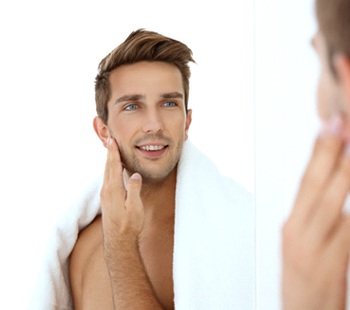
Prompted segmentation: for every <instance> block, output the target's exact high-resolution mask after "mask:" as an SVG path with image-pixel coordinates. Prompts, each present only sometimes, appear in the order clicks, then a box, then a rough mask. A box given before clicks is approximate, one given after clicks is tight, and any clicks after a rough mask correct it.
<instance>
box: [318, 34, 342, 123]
mask: <svg viewBox="0 0 350 310" xmlns="http://www.w3.org/2000/svg"><path fill="white" fill-rule="evenodd" d="M312 45H313V46H314V48H315V50H316V52H317V54H318V57H319V61H320V74H319V81H318V91H317V108H318V114H319V117H320V119H321V120H322V121H326V120H328V119H329V118H330V117H331V116H332V115H334V114H339V113H343V112H344V107H343V105H342V100H341V98H340V96H339V87H338V84H337V81H336V79H335V76H334V73H333V72H332V71H331V68H330V64H329V56H328V51H327V46H326V42H325V39H324V37H323V35H322V33H321V32H320V31H319V32H317V33H316V35H315V36H314V37H313V39H312Z"/></svg>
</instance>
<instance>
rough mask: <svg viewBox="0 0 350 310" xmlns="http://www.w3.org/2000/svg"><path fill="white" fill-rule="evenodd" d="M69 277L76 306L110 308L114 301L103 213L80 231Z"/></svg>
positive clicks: (71, 260)
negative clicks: (103, 230)
mask: <svg viewBox="0 0 350 310" xmlns="http://www.w3.org/2000/svg"><path fill="white" fill-rule="evenodd" d="M69 276H70V282H71V287H72V293H73V299H74V309H94V307H95V309H96V306H98V308H100V309H109V308H110V306H109V305H110V304H111V305H112V301H113V300H112V292H111V287H110V281H109V275H108V270H107V266H106V263H105V261H104V257H103V235H102V221H101V216H97V217H96V218H95V220H94V221H93V222H92V223H91V224H90V225H89V226H87V227H86V228H85V229H84V230H82V231H81V232H80V234H79V237H78V240H77V242H76V244H75V247H74V249H73V252H72V254H71V257H70V266H69ZM108 296H110V297H108ZM101 307H102V308H101ZM112 307H113V305H112ZM111 309H112V308H111Z"/></svg>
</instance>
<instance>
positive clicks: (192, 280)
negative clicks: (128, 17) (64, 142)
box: [42, 29, 254, 310]
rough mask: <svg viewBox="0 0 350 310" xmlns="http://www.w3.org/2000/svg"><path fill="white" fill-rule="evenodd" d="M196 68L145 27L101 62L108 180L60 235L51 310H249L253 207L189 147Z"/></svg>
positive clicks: (181, 49)
mask: <svg viewBox="0 0 350 310" xmlns="http://www.w3.org/2000/svg"><path fill="white" fill-rule="evenodd" d="M191 61H192V62H193V58H192V52H191V50H190V49H189V48H188V47H187V46H186V45H185V44H183V43H181V42H179V41H176V40H173V39H171V38H168V37H165V36H163V35H160V34H158V33H155V32H151V31H145V30H142V29H140V30H137V31H134V32H133V33H131V34H130V36H129V37H128V38H127V39H126V40H125V42H123V43H122V44H121V45H119V46H118V47H117V48H116V49H115V50H113V51H112V52H111V53H110V54H109V55H107V56H106V57H105V58H104V59H103V60H102V62H101V63H100V65H99V73H98V75H97V77H96V84H95V91H96V106H97V113H98V116H97V117H96V118H95V119H94V129H95V131H96V133H97V135H98V137H99V138H100V140H101V141H102V143H103V145H104V146H105V147H107V149H108V158H107V162H106V168H105V172H104V178H103V182H102V183H103V184H102V186H101V191H100V190H99V188H100V187H99V186H97V187H96V188H95V190H94V191H93V193H92V194H88V195H87V196H88V198H86V199H85V198H84V199H83V202H82V203H81V204H80V205H79V206H78V208H75V209H73V210H76V209H79V210H80V211H79V212H75V211H74V212H73V213H74V215H70V218H69V220H68V222H69V223H76V222H78V223H79V225H76V226H75V229H71V228H70V225H71V224H69V225H66V224H64V225H62V227H61V228H60V229H59V232H60V233H59V234H57V235H59V237H58V239H59V240H56V241H55V243H57V244H59V246H58V248H57V249H53V253H58V254H57V255H56V256H54V258H53V260H54V261H55V262H56V263H54V264H52V263H50V267H48V268H47V270H48V272H50V273H55V271H54V272H53V271H52V270H54V269H56V268H58V269H59V271H58V272H56V273H58V275H57V274H54V275H53V276H52V278H53V280H52V278H50V279H49V280H48V281H46V282H49V283H48V284H47V285H45V284H44V285H42V286H45V287H46V290H47V291H49V292H50V293H49V294H50V298H49V300H48V301H47V302H45V303H42V304H45V307H46V308H45V309H48V308H50V307H52V306H53V305H55V307H56V309H57V307H58V309H61V308H65V309H70V308H72V307H73V304H74V309H152V310H153V309H174V308H175V307H176V309H186V310H188V309H252V307H253V304H254V277H253V276H254V227H253V224H254V216H253V215H254V214H253V205H252V199H251V196H250V194H248V193H247V192H246V191H245V190H244V189H243V188H241V187H240V186H239V185H238V184H236V183H234V182H232V181H231V180H229V179H227V178H225V177H222V176H220V175H219V173H218V171H217V169H216V168H215V166H214V165H213V164H212V163H211V162H210V161H209V160H208V159H207V158H206V157H205V156H204V155H203V154H201V153H200V152H199V151H198V150H197V149H196V148H195V147H194V146H193V145H192V144H191V143H190V142H189V141H186V140H188V130H189V127H190V124H191V119H192V111H191V110H190V109H188V98H189V77H190V68H189V62H191ZM96 189H98V190H96ZM96 193H98V196H100V200H99V199H97V198H96ZM100 207H101V215H99V209H100ZM86 214H88V215H86ZM72 217H73V218H74V220H73V219H72ZM67 218H68V217H67ZM66 222H67V221H66ZM78 231H80V233H79V236H78V238H77V239H76V236H77V233H78ZM60 245H63V246H60ZM61 248H65V251H64V254H62V252H61V251H60V249H61ZM56 257H58V259H57V258H56ZM68 263H69V277H68V272H67V271H68ZM62 266H63V267H62ZM62 279H64V280H62ZM43 283H45V281H43ZM57 291H59V292H60V294H61V296H59V294H58V293H57ZM62 296H63V297H62ZM47 307H48V308H47Z"/></svg>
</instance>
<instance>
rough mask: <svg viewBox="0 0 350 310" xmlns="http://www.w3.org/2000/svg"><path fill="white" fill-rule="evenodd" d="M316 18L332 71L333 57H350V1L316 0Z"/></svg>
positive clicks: (333, 69)
mask: <svg viewBox="0 0 350 310" xmlns="http://www.w3.org/2000/svg"><path fill="white" fill-rule="evenodd" d="M315 9H316V17H317V21H318V25H319V30H320V31H321V33H322V34H323V36H324V38H325V41H326V45H327V49H328V59H329V64H330V67H331V70H332V71H333V73H334V74H336V72H335V68H334V63H333V56H334V55H335V54H336V53H343V54H345V55H347V56H348V57H350V1H349V0H316V8H315Z"/></svg>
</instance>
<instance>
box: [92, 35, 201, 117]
mask: <svg viewBox="0 0 350 310" xmlns="http://www.w3.org/2000/svg"><path fill="white" fill-rule="evenodd" d="M140 61H161V62H165V63H168V64H172V65H175V66H176V67H177V68H178V69H179V70H180V72H181V76H182V82H183V87H184V93H185V108H186V112H187V109H188V98H189V88H190V85H189V84H190V83H189V79H190V76H191V71H190V66H189V63H190V62H193V63H195V61H194V59H193V58H192V51H191V49H189V48H188V47H187V46H186V45H185V44H183V43H181V42H180V41H177V40H174V39H171V38H168V37H165V36H163V35H161V34H159V33H157V32H153V31H147V30H144V29H138V30H136V31H133V32H132V33H131V34H130V35H129V36H128V37H127V39H126V40H125V41H124V42H123V43H122V44H120V45H119V46H118V47H116V48H115V49H114V50H113V51H112V52H110V53H109V54H108V55H107V56H106V57H105V58H103V59H102V61H101V62H100V64H99V66H98V74H97V76H96V78H95V101H96V112H97V115H98V116H99V117H101V119H102V120H103V121H104V122H105V123H107V120H108V104H107V103H108V101H109V100H110V96H111V86H110V82H109V75H110V73H111V72H112V71H113V70H115V69H117V68H118V67H120V66H123V65H128V64H134V63H137V62H140Z"/></svg>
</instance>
